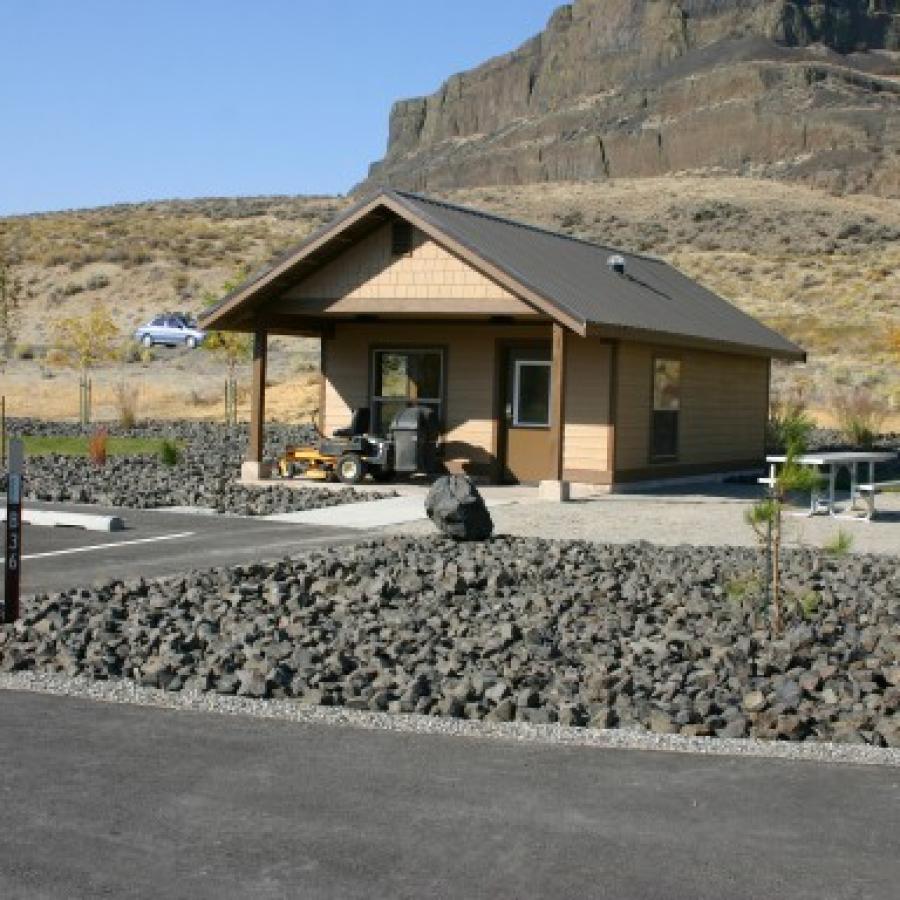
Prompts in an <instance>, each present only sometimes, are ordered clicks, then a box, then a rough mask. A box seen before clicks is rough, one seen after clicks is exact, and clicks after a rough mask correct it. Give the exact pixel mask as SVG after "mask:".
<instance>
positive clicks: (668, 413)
mask: <svg viewBox="0 0 900 900" xmlns="http://www.w3.org/2000/svg"><path fill="white" fill-rule="evenodd" d="M680 415H681V361H680V360H677V359H662V358H657V359H654V360H653V412H652V421H651V425H650V432H651V433H650V459H651V461H654V462H656V461H661V460H673V459H677V458H678V426H679V417H680Z"/></svg>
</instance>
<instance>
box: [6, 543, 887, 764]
mask: <svg viewBox="0 0 900 900" xmlns="http://www.w3.org/2000/svg"><path fill="white" fill-rule="evenodd" d="M760 562H761V560H760V559H759V557H758V554H757V553H756V552H755V551H753V550H750V549H739V548H692V547H674V548H662V547H654V546H650V545H644V544H632V545H618V546H610V545H598V544H590V543H584V542H553V541H546V540H539V539H518V538H494V539H492V540H490V541H485V542H479V543H467V542H458V541H456V540H453V539H448V538H445V537H441V536H435V537H432V538H428V539H422V540H415V539H411V538H403V537H398V538H390V539H386V540H384V541H377V542H366V543H363V544H360V545H357V546H355V547H352V548H348V547H342V548H340V549H339V550H337V549H336V550H334V551H324V552H316V553H313V554H311V555H309V556H307V557H304V558H298V559H286V560H283V561H280V562H277V563H272V564H256V565H252V566H245V567H238V568H233V569H211V570H207V571H200V572H192V573H190V574H187V575H183V576H179V577H176V578H167V579H160V580H153V581H143V580H135V581H128V582H122V581H108V582H104V583H98V584H96V585H95V586H94V587H92V588H90V589H83V590H72V591H67V592H64V593H60V594H53V595H50V596H42V597H37V598H34V599H33V600H30V601H28V602H27V603H26V606H25V614H24V618H23V619H22V620H21V621H20V622H18V623H16V624H14V625H10V626H5V627H3V628H2V629H0V672H16V671H23V672H25V671H32V672H38V673H40V672H43V673H59V674H62V675H66V676H81V677H84V676H87V677H91V678H93V679H98V680H108V679H127V680H130V681H131V682H133V683H136V684H138V685H142V686H146V687H153V688H161V689H164V690H167V691H179V690H181V689H190V690H198V689H199V690H201V691H207V692H217V693H219V694H225V695H229V694H237V695H240V696H244V697H250V698H279V699H282V700H294V701H298V702H301V703H303V704H321V705H326V706H343V707H346V708H350V709H357V710H374V711H382V712H389V713H420V714H426V715H430V716H432V715H433V716H445V717H454V718H465V719H481V720H487V721H489V722H509V721H517V722H523V723H529V724H544V723H560V724H562V725H574V726H589V727H596V728H610V727H612V728H615V727H618V728H637V729H649V730H651V731H654V732H658V733H665V734H676V733H677V734H681V735H687V736H698V735H709V736H718V737H725V738H733V737H746V736H752V737H761V738H771V739H779V740H786V741H822V740H828V741H838V742H849V743H860V744H869V745H875V746H881V747H884V746H887V747H898V746H900V714H898V707H900V573H898V568H897V564H896V560H894V559H891V558H888V557H877V556H853V557H845V558H841V559H834V558H829V557H826V556H821V555H817V554H815V553H813V552H810V551H797V552H789V553H787V554H786V555H785V560H784V571H785V585H786V588H787V591H788V595H789V597H790V598H791V603H790V608H791V615H790V618H789V622H788V627H787V629H786V631H785V633H784V634H783V635H782V636H780V637H777V638H773V637H772V636H771V635H770V633H769V631H768V625H767V622H765V621H764V616H763V613H762V612H761V611H760V609H759V601H758V599H757V598H756V596H755V595H754V594H753V592H752V591H749V590H747V584H748V582H749V580H750V579H752V578H753V577H754V576H755V574H756V573H757V572H758V571H759V568H760Z"/></svg>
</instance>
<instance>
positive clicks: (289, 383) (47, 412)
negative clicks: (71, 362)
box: [3, 370, 321, 423]
mask: <svg viewBox="0 0 900 900" xmlns="http://www.w3.org/2000/svg"><path fill="white" fill-rule="evenodd" d="M121 377H122V374H121V372H120V371H118V370H99V371H97V372H94V373H93V376H92V380H93V385H94V387H93V398H92V399H93V402H92V419H93V420H94V421H97V422H122V421H123V419H122V411H121V402H120V398H119V391H120V390H121V389H122V388H123V386H124V389H125V390H126V391H128V392H135V393H137V392H139V393H140V412H141V418H142V419H175V418H178V419H198V420H214V421H223V420H224V412H225V405H224V392H223V391H221V390H220V391H219V392H218V393H217V392H216V391H215V390H214V389H213V388H210V389H209V392H208V393H207V394H204V395H202V396H200V395H197V392H196V388H193V387H192V386H191V385H190V384H184V385H181V386H179V385H178V384H177V383H174V382H168V383H166V384H160V383H159V382H158V381H154V380H152V379H148V378H145V377H141V376H135V375H132V376H131V380H129V381H124V382H122V381H119V382H116V381H114V379H116V378H121ZM320 378H321V376H319V375H318V374H317V373H315V374H309V375H296V376H293V377H290V378H288V379H286V380H285V381H279V382H277V383H275V384H271V385H270V386H269V387H268V388H267V390H266V418H267V419H270V420H277V421H279V422H288V423H302V422H308V421H310V418H311V417H312V416H313V415H314V414H315V412H316V411H317V410H318V406H319V383H320ZM3 393H4V394H5V396H6V410H7V415H9V416H34V417H36V418H40V419H56V420H66V419H75V418H77V416H78V383H77V376H73V377H72V378H55V379H53V380H52V381H49V382H48V381H45V380H40V379H38V380H30V379H27V378H26V379H17V380H14V381H8V382H7V383H5V384H4V386H3ZM238 419H239V420H240V421H249V419H250V396H249V390H248V386H247V383H246V381H244V382H243V383H242V384H241V385H240V388H239V391H238Z"/></svg>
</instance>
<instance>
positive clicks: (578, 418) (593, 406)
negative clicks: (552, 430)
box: [563, 335, 610, 472]
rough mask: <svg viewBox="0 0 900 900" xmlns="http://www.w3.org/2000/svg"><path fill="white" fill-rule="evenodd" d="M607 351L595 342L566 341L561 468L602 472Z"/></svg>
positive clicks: (607, 430) (606, 416)
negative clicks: (563, 436)
mask: <svg viewBox="0 0 900 900" xmlns="http://www.w3.org/2000/svg"><path fill="white" fill-rule="evenodd" d="M609 364H610V347H609V344H605V343H603V342H601V341H600V340H598V339H597V338H581V337H577V336H574V335H570V336H569V338H568V340H567V341H566V427H565V433H564V435H565V439H564V444H563V468H564V469H569V470H581V471H584V470H590V471H595V472H603V471H606V469H607V468H608V465H607V462H608V458H609V457H608V454H609V437H610V427H609Z"/></svg>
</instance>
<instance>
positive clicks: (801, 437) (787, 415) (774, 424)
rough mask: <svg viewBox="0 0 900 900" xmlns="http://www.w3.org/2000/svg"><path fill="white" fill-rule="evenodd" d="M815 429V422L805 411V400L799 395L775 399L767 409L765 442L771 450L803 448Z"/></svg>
mask: <svg viewBox="0 0 900 900" xmlns="http://www.w3.org/2000/svg"><path fill="white" fill-rule="evenodd" d="M815 427H816V423H815V420H814V419H812V418H811V417H810V415H809V414H808V412H807V411H806V400H805V398H804V397H803V396H802V395H801V394H800V393H796V394H794V395H793V396H791V397H782V398H777V397H776V398H774V399H773V400H772V403H771V406H770V408H769V422H768V429H767V430H768V434H767V436H766V441H767V443H768V445H769V448H770V449H772V450H785V449H787V448H788V447H796V448H805V447H806V446H807V445H808V444H809V438H810V435H811V434H812V432H813V429H814V428H815Z"/></svg>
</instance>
